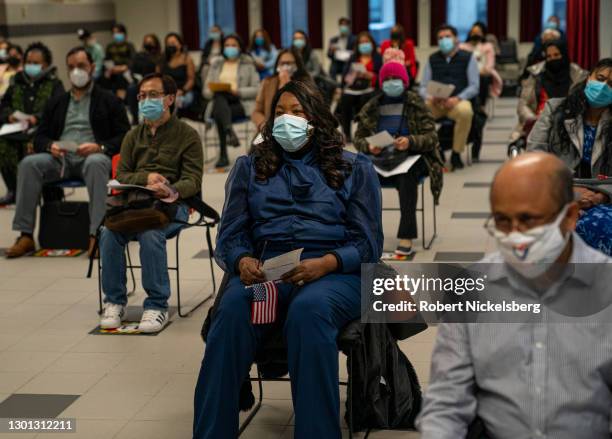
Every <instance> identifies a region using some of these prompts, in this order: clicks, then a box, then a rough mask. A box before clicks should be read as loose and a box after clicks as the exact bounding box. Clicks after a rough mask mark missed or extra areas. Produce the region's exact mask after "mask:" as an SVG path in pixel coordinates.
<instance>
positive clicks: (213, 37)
mask: <svg viewBox="0 0 612 439" xmlns="http://www.w3.org/2000/svg"><path fill="white" fill-rule="evenodd" d="M208 38H210V39H211V40H213V41H219V40H220V39H221V33H220V32H209V33H208Z"/></svg>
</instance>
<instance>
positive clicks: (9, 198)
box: [0, 190, 15, 206]
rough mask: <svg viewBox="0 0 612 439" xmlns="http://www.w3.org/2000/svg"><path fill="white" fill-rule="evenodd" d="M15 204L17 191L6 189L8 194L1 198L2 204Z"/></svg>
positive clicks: (0, 202) (0, 203) (0, 204)
mask: <svg viewBox="0 0 612 439" xmlns="http://www.w3.org/2000/svg"><path fill="white" fill-rule="evenodd" d="M11 204H15V192H14V191H10V190H9V191H6V195H4V196H3V197H1V198H0V206H9V205H11Z"/></svg>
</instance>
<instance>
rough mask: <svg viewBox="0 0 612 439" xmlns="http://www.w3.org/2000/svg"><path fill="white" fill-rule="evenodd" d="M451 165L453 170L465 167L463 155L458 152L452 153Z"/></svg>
mask: <svg viewBox="0 0 612 439" xmlns="http://www.w3.org/2000/svg"><path fill="white" fill-rule="evenodd" d="M451 166H452V167H453V171H455V170H457V169H463V162H462V161H461V155H460V154H459V153H457V152H453V153H452V154H451Z"/></svg>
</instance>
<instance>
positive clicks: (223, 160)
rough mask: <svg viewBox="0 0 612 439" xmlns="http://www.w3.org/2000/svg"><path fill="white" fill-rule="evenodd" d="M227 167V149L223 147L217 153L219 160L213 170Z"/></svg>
mask: <svg viewBox="0 0 612 439" xmlns="http://www.w3.org/2000/svg"><path fill="white" fill-rule="evenodd" d="M228 165H229V159H228V158H227V147H225V145H223V146H221V151H220V152H219V160H217V163H216V164H215V168H217V169H219V168H226V167H227V166H228Z"/></svg>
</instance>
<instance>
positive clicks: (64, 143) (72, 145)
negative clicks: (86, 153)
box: [55, 140, 79, 152]
mask: <svg viewBox="0 0 612 439" xmlns="http://www.w3.org/2000/svg"><path fill="white" fill-rule="evenodd" d="M55 144H56V145H57V146H58V147H59V149H61V150H64V151H68V152H76V151H77V149H79V144H78V143H76V142H73V141H72V140H58V141H57V142H55Z"/></svg>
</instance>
